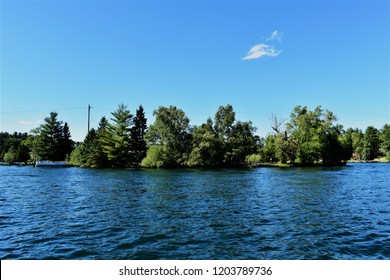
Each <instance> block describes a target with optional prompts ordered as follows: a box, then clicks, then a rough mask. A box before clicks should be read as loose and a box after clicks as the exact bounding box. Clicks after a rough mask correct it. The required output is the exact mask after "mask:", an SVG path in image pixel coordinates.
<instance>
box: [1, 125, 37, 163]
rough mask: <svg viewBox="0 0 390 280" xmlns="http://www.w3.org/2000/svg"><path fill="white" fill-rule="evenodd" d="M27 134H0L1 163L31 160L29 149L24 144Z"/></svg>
mask: <svg viewBox="0 0 390 280" xmlns="http://www.w3.org/2000/svg"><path fill="white" fill-rule="evenodd" d="M27 136H28V135H27V133H17V132H15V133H13V134H9V133H8V132H1V133H0V161H4V162H8V163H13V162H27V161H28V160H29V158H30V157H29V149H28V147H26V145H25V144H24V141H25V140H26V139H27Z"/></svg>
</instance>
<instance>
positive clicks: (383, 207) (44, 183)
mask: <svg viewBox="0 0 390 280" xmlns="http://www.w3.org/2000/svg"><path fill="white" fill-rule="evenodd" d="M0 258H1V259H390V164H381V163H372V164H371V163H364V164H358V163H357V164H348V165H347V166H345V167H335V168H290V169H278V168H258V169H242V170H229V169H224V170H192V169H184V170H93V169H81V168H66V169H45V168H33V167H0Z"/></svg>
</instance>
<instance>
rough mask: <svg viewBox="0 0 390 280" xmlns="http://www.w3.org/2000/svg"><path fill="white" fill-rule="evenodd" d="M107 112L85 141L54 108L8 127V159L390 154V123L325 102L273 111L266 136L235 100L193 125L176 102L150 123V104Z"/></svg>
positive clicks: (128, 163) (330, 161)
mask: <svg viewBox="0 0 390 280" xmlns="http://www.w3.org/2000/svg"><path fill="white" fill-rule="evenodd" d="M111 114H112V117H111V119H110V120H108V119H107V118H106V117H102V118H101V120H100V122H99V126H98V128H97V129H91V130H90V131H89V132H88V134H87V136H86V137H85V139H84V141H83V142H81V143H75V142H73V141H72V140H71V134H70V129H69V126H68V124H67V123H66V122H65V123H63V122H62V121H59V120H58V114H57V113H56V112H51V113H50V116H49V117H47V118H45V122H44V124H42V125H40V126H39V127H37V128H35V129H33V130H31V132H30V133H29V134H27V133H24V134H22V133H14V134H9V133H7V132H1V135H0V161H3V162H8V163H12V162H35V161H38V160H49V161H60V160H67V161H68V163H70V164H72V165H75V166H81V167H97V168H103V167H115V168H127V167H168V168H174V167H205V168H213V167H255V166H263V165H275V166H313V165H342V164H344V163H345V162H346V161H347V160H349V159H351V158H353V159H355V160H373V159H375V158H377V157H380V156H382V157H386V159H387V160H388V161H389V160H390V125H389V124H385V125H384V126H383V128H382V129H380V130H379V129H377V128H375V127H372V126H369V127H367V129H366V130H365V132H363V131H361V130H360V129H357V128H356V129H352V128H349V129H347V130H344V129H343V127H342V126H341V125H340V124H337V123H336V121H337V118H336V116H335V115H334V114H333V113H332V112H331V111H328V110H325V111H324V110H323V109H322V108H321V106H317V107H316V108H315V109H314V110H309V109H308V108H307V107H306V106H296V107H295V108H294V110H293V112H292V113H291V114H290V119H289V120H288V121H286V120H282V119H279V118H278V117H277V116H276V115H272V117H271V125H272V130H273V132H272V133H270V134H268V135H267V136H265V137H264V138H261V137H259V136H258V135H256V134H255V132H256V128H255V127H254V126H253V125H252V122H250V121H245V122H243V121H239V120H236V118H235V112H234V110H233V107H232V106H231V105H229V104H228V105H226V106H220V107H219V108H218V110H217V112H216V113H215V116H214V118H213V119H212V118H208V119H207V121H206V122H205V123H203V124H202V125H200V126H191V125H190V120H189V118H188V117H187V116H186V115H185V113H184V112H183V111H182V110H181V109H179V108H177V107H175V106H169V107H159V108H158V109H157V110H155V111H154V113H153V115H154V116H155V121H154V123H153V124H151V125H150V126H149V127H148V126H147V120H146V118H145V113H144V109H143V107H142V106H139V108H138V109H137V110H136V113H135V115H133V114H131V113H130V110H129V109H128V107H127V106H126V105H124V104H120V105H119V106H118V109H117V110H116V111H114V112H112V113H111Z"/></svg>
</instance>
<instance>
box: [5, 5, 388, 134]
mask: <svg viewBox="0 0 390 280" xmlns="http://www.w3.org/2000/svg"><path fill="white" fill-rule="evenodd" d="M0 5H1V6H0V9H1V22H0V23H1V42H0V45H1V100H0V102H1V120H0V125H1V127H0V130H1V131H8V132H13V131H21V132H28V131H29V130H31V129H32V128H34V127H37V126H38V125H39V124H40V123H42V121H43V119H44V118H45V117H47V116H48V115H49V112H50V111H57V112H58V113H59V119H60V120H63V121H66V122H68V123H69V126H70V129H71V132H72V136H73V138H74V139H75V140H82V139H83V138H84V136H85V134H86V130H87V106H88V104H91V106H92V107H93V108H92V111H91V112H92V123H91V125H92V127H96V126H97V123H98V121H99V120H100V118H101V117H102V116H103V115H105V116H106V117H110V112H112V111H114V110H115V109H116V108H117V107H118V104H120V103H124V104H126V105H128V106H129V109H130V110H131V112H133V113H134V112H135V110H136V108H137V107H138V106H139V105H141V104H142V105H143V106H144V108H145V111H146V113H147V118H148V122H149V123H152V122H153V121H154V118H153V116H152V112H153V110H155V109H157V108H158V106H168V105H176V106H177V107H179V108H181V109H183V110H184V112H185V113H186V114H187V116H188V117H189V118H190V120H191V124H193V125H198V124H201V123H202V122H205V121H206V119H207V117H209V116H214V114H215V112H216V110H217V108H218V106H219V105H225V104H227V103H230V104H232V105H233V108H234V109H235V111H236V117H237V119H239V120H242V121H246V120H251V121H252V122H253V123H254V125H255V126H256V127H257V128H258V134H259V135H261V136H265V134H266V133H267V132H269V131H270V120H269V118H270V116H271V114H272V113H275V114H277V115H278V116H279V117H282V118H288V117H289V114H290V112H291V111H292V110H293V108H294V106H296V105H307V106H309V107H310V108H314V107H315V106H317V105H321V106H322V107H323V108H324V109H329V110H331V111H333V112H334V113H335V114H336V115H337V117H338V119H339V121H338V122H339V123H340V124H342V125H344V127H346V128H348V127H359V128H362V129H365V128H366V127H367V126H368V125H374V126H376V127H378V128H380V127H382V126H383V125H384V124H385V123H389V122H390V97H389V77H390V73H389V64H390V61H389V36H390V34H389V15H390V8H389V2H388V1H7V0H5V1H4V0H3V1H1V4H0Z"/></svg>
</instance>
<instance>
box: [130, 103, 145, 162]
mask: <svg viewBox="0 0 390 280" xmlns="http://www.w3.org/2000/svg"><path fill="white" fill-rule="evenodd" d="M147 128H148V127H147V125H146V118H145V112H144V108H143V107H142V106H139V108H138V109H137V111H136V114H135V117H134V126H133V127H132V128H131V130H130V134H131V142H130V148H131V155H132V163H131V165H132V166H139V165H140V163H141V161H142V160H143V159H144V158H145V157H146V141H145V139H144V138H145V133H146V130H147Z"/></svg>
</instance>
